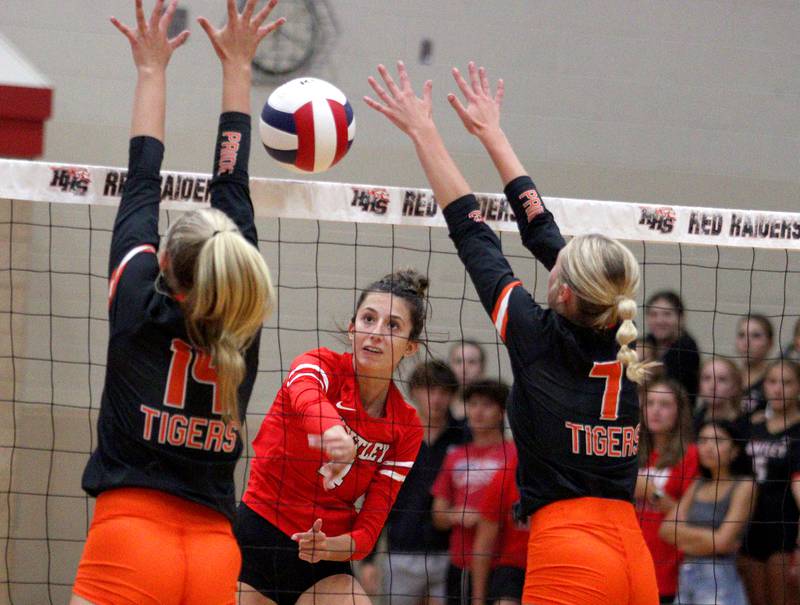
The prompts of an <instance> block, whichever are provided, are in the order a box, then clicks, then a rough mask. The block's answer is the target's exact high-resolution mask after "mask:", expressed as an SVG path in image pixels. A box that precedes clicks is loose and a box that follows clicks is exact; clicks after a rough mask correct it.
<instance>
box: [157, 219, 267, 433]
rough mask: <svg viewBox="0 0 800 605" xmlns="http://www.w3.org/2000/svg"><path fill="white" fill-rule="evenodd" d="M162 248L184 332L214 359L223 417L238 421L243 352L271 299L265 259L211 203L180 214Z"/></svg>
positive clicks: (242, 374) (259, 324)
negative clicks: (180, 298)
mask: <svg viewBox="0 0 800 605" xmlns="http://www.w3.org/2000/svg"><path fill="white" fill-rule="evenodd" d="M165 249H166V255H167V259H168V264H167V268H166V271H165V273H166V277H167V282H168V283H169V285H170V287H172V288H173V290H175V291H176V292H178V293H181V294H183V295H184V296H185V298H184V299H183V310H184V315H185V319H186V331H187V332H188V334H189V338H190V339H191V341H192V344H193V345H194V346H196V347H199V348H200V349H203V350H204V351H206V352H207V353H208V354H209V355H211V358H212V360H213V362H214V367H215V368H216V371H217V389H218V396H219V401H220V403H221V407H222V411H223V418H224V419H225V420H226V421H233V422H238V421H239V405H238V404H239V401H238V399H239V398H238V388H239V385H240V384H241V383H242V381H243V380H244V377H245V372H246V367H245V361H244V355H243V352H244V351H245V349H247V347H248V346H249V345H250V343H251V342H252V341H253V338H254V337H255V335H256V334H257V332H258V331H259V330H260V329H261V324H262V323H263V322H264V320H265V319H266V318H267V317H268V316H269V315H270V313H271V312H272V309H273V307H274V302H275V294H274V291H273V289H272V280H271V279H270V275H269V269H268V268H267V264H266V262H265V261H264V258H263V257H262V256H261V253H260V252H259V251H258V249H256V247H255V246H253V245H252V244H250V242H248V241H247V240H246V239H244V237H243V236H242V234H241V233H240V232H239V229H238V228H237V227H236V225H235V224H234V222H233V221H232V220H231V219H230V218H229V217H228V215H226V214H225V213H224V212H221V211H220V210H216V209H214V208H203V209H200V210H193V211H191V212H187V213H186V214H184V215H183V216H182V217H181V218H180V219H179V220H178V221H176V222H175V223H174V224H173V225H172V227H171V228H170V230H169V231H168V233H167V238H166V245H165Z"/></svg>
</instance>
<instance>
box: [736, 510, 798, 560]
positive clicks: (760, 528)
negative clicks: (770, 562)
mask: <svg viewBox="0 0 800 605" xmlns="http://www.w3.org/2000/svg"><path fill="white" fill-rule="evenodd" d="M796 545H797V522H794V523H792V522H782V521H780V520H776V521H767V522H763V521H762V522H759V521H751V522H750V525H749V527H748V528H747V531H746V532H745V536H744V540H742V550H741V552H742V554H743V555H745V556H748V557H751V558H753V559H755V560H756V561H761V562H762V563H766V562H767V559H769V558H770V557H771V556H772V555H774V554H776V553H780V552H786V553H791V552H794V550H795V548H797V546H796Z"/></svg>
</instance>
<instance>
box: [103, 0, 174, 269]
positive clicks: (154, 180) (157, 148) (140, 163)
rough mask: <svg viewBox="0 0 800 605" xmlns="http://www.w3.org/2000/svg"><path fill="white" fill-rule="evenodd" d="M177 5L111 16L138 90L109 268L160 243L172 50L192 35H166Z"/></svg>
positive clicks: (139, 5) (139, 6) (161, 3)
mask: <svg viewBox="0 0 800 605" xmlns="http://www.w3.org/2000/svg"><path fill="white" fill-rule="evenodd" d="M176 6H177V0H172V2H170V3H169V6H168V7H167V10H166V11H164V10H163V9H164V1H163V0H158V2H156V5H155V7H154V8H153V13H152V14H151V15H150V19H149V20H147V19H145V15H144V10H143V8H142V0H136V27H135V28H134V29H131V28H130V27H128V26H127V25H125V24H124V23H122V22H120V21H119V20H118V19H117V18H116V17H111V23H112V24H113V25H114V27H116V28H117V29H118V30H119V31H120V32H121V33H122V34H123V35H124V36H125V37H126V38H127V39H128V42H129V43H130V46H131V54H132V55H133V63H134V65H135V66H136V91H135V93H134V98H133V115H132V118H131V141H130V153H129V160H128V177H127V180H126V182H125V188H124V191H123V194H122V201H121V202H120V206H119V209H118V211H117V219H116V221H115V223H114V233H113V236H112V240H111V253H110V255H109V274H112V273H113V272H115V271H116V270H117V269H118V268H119V267H120V266H121V264H122V261H123V259H124V258H125V256H126V255H127V254H129V253H130V252H131V250H132V249H134V248H136V247H137V246H145V247H149V248H148V249H147V250H146V251H148V252H154V251H155V249H156V248H157V247H158V204H159V202H160V199H161V195H160V187H159V171H160V169H161V160H162V158H163V155H164V120H165V111H166V109H165V108H166V89H167V83H166V79H167V76H166V71H167V64H168V63H169V60H170V58H171V57H172V53H173V51H174V50H175V49H176V48H178V47H179V46H180V45H181V44H183V43H184V42H185V41H186V39H187V38H188V37H189V32H188V31H184V32H182V33H180V34H179V35H177V36H175V37H174V38H172V39H170V38H168V37H167V30H168V28H169V24H170V22H171V21H172V16H173V15H174V14H175V8H176ZM112 285H113V284H112Z"/></svg>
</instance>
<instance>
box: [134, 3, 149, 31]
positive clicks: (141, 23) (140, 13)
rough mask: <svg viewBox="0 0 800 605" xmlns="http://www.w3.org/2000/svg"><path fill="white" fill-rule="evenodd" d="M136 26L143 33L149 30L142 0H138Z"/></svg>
mask: <svg viewBox="0 0 800 605" xmlns="http://www.w3.org/2000/svg"><path fill="white" fill-rule="evenodd" d="M136 27H137V29H138V30H139V32H141V33H143V32H145V31H147V21H146V20H145V18H144V7H143V6H142V0H136Z"/></svg>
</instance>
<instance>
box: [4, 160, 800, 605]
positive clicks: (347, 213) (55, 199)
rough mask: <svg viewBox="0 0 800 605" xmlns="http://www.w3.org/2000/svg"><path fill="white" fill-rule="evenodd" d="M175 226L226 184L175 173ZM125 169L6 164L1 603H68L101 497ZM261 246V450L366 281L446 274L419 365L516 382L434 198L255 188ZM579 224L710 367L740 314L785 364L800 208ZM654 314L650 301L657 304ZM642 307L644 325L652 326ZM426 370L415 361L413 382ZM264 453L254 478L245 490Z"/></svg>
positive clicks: (521, 254) (531, 277)
mask: <svg viewBox="0 0 800 605" xmlns="http://www.w3.org/2000/svg"><path fill="white" fill-rule="evenodd" d="M162 175H163V176H162V199H163V202H162V214H161V229H162V233H163V232H166V229H167V227H168V226H169V224H170V223H171V222H172V221H174V220H175V218H176V217H177V216H178V215H179V213H180V212H182V211H185V210H187V209H191V208H196V207H198V206H201V205H203V204H206V203H207V202H208V198H209V188H208V186H209V181H210V176H209V175H203V174H189V173H176V172H166V171H165V172H163V173H162ZM125 176H126V175H125V171H124V170H123V169H118V168H106V167H97V166H73V165H56V164H49V163H36V162H19V161H11V160H0V234H1V235H0V456H1V460H2V461H1V462H0V532H3V533H2V538H1V539H0V549H1V550H2V555H0V556H2V558H3V563H2V564H0V584H2V586H0V595H2V596H0V601H2V600H3V599H7V600H8V602H10V603H64V602H67V600H68V598H69V593H70V588H71V585H72V582H73V579H74V574H75V570H76V567H77V563H78V560H79V557H80V553H81V549H82V546H83V541H84V539H85V536H86V533H87V530H88V525H89V522H90V520H91V515H92V510H93V506H94V503H93V500H92V499H91V498H88V497H87V496H86V495H85V494H84V493H83V492H82V491H81V488H80V477H81V473H82V471H83V468H84V465H85V463H86V460H87V458H88V456H89V454H90V452H91V451H92V449H93V448H94V447H95V445H96V443H97V439H96V435H95V423H96V418H97V412H98V408H99V404H100V396H101V391H102V385H103V378H104V372H105V358H106V345H107V338H108V324H107V288H108V284H107V274H106V271H107V262H108V260H107V259H108V248H109V242H110V236H111V228H112V225H113V220H114V215H115V212H116V205H117V204H118V202H119V198H120V195H121V191H122V186H123V184H124V180H125ZM251 190H252V196H253V200H254V206H255V211H256V219H257V227H258V231H259V240H260V247H261V250H262V253H263V255H264V257H265V258H266V260H267V262H268V264H269V266H270V269H271V272H272V275H273V279H274V281H275V284H276V290H277V293H278V307H277V311H276V313H275V314H274V315H273V317H271V318H270V319H269V320H268V322H267V323H266V324H265V326H264V328H263V330H264V332H263V337H262V340H261V362H260V369H259V373H258V378H257V381H256V387H255V390H254V393H253V397H252V400H251V403H250V408H249V413H248V418H247V428H248V431H247V434H246V435H245V438H246V439H247V441H248V444H249V442H250V441H252V438H253V437H254V436H255V432H256V431H257V429H258V426H259V425H260V423H261V420H262V419H263V417H264V414H265V413H266V411H267V409H268V407H269V405H270V404H271V402H272V401H273V398H274V396H275V393H276V391H277V390H278V388H279V386H280V383H281V380H282V379H283V378H284V377H285V375H286V371H287V369H288V368H289V365H290V364H291V362H292V360H293V359H294V358H295V357H296V356H297V355H299V354H300V353H302V352H304V351H306V350H309V349H313V348H317V347H320V346H327V347H330V348H332V349H335V350H344V349H345V348H346V341H345V340H343V339H342V330H343V328H344V327H346V326H347V324H348V322H349V319H350V317H351V316H352V314H353V309H354V305H355V302H356V300H357V297H358V294H359V292H360V289H361V288H363V287H365V286H366V285H367V284H369V283H370V282H372V281H374V280H375V279H377V278H379V277H380V276H382V275H384V274H386V273H389V272H391V271H392V270H394V269H395V268H397V267H403V266H411V267H414V268H416V269H417V270H418V271H420V272H422V273H426V274H427V275H428V276H429V278H430V284H431V285H430V290H429V315H428V323H427V327H426V330H425V332H424V333H423V339H424V342H425V344H426V345H427V346H425V347H422V348H421V353H420V354H419V359H418V360H417V361H423V360H426V359H429V358H431V357H437V358H444V357H446V354H447V351H448V349H449V348H450V346H451V345H452V344H454V343H457V342H460V341H462V340H463V339H471V340H477V341H478V342H480V343H481V344H482V345H483V347H484V349H485V350H486V351H487V353H488V359H487V361H488V364H487V368H486V374H487V376H489V377H498V378H500V379H501V380H504V381H506V382H511V372H510V368H509V365H508V362H507V358H506V354H505V352H504V351H503V347H502V344H501V343H500V342H499V340H498V338H497V336H496V334H495V332H494V328H493V326H492V324H491V321H490V320H489V318H487V317H486V314H485V313H484V311H483V309H482V307H481V306H480V303H479V302H478V298H477V295H476V293H475V291H474V290H473V288H472V285H471V283H470V281H469V279H468V277H467V276H466V274H465V271H464V269H463V266H462V265H461V263H460V261H459V259H458V257H457V255H456V253H455V250H454V247H453V245H452V243H451V242H450V241H449V238H448V237H447V233H446V230H445V229H444V228H443V226H444V220H443V218H442V216H441V212H440V211H439V210H438V208H437V206H436V204H435V201H434V199H433V196H432V194H431V192H430V191H428V190H422V189H410V188H395V187H382V186H373V185H353V184H339V183H319V182H303V181H291V180H273V179H253V180H252V182H251ZM478 199H479V201H480V204H481V211H482V213H483V216H484V218H485V220H486V221H487V222H488V223H489V224H490V225H491V226H492V227H493V228H495V229H496V230H497V231H498V232H499V233H500V234H501V239H502V242H503V247H504V250H505V252H506V255H507V256H508V258H509V260H510V261H511V264H512V266H513V268H514V271H515V273H516V274H517V276H518V277H519V278H520V279H521V280H522V281H523V283H524V284H525V286H526V287H527V288H528V289H529V290H531V291H532V292H533V293H534V296H535V297H536V298H537V299H538V300H542V301H543V300H545V299H546V284H547V271H546V270H545V269H544V268H543V267H542V266H541V265H539V264H538V263H537V262H536V261H535V260H534V259H532V258H531V256H530V254H529V253H528V252H527V251H526V250H525V249H523V248H522V246H521V244H520V243H519V236H518V235H517V227H516V223H515V221H514V218H513V216H512V214H511V211H510V208H509V207H508V205H507V203H506V201H505V199H504V197H503V196H501V195H494V194H492V195H488V194H487V195H479V196H478ZM545 202H546V204H547V206H548V208H549V209H550V210H551V211H552V212H553V214H554V215H555V217H556V220H557V222H558V224H559V226H560V227H561V229H562V232H563V233H564V234H565V235H567V236H570V235H576V234H580V233H587V232H601V233H604V234H606V235H608V236H610V237H614V238H619V239H622V240H625V241H626V243H628V245H629V246H630V248H631V250H632V251H633V252H634V254H635V255H636V257H637V258H638V259H639V261H640V262H641V266H642V288H641V294H640V300H639V303H640V305H643V303H644V301H646V300H647V299H648V298H649V296H650V295H652V294H653V293H654V292H657V291H661V290H673V291H675V292H676V293H678V294H679V295H680V296H681V297H682V298H683V300H684V303H685V307H686V327H687V329H688V331H689V332H690V333H691V334H692V335H693V336H694V337H695V339H696V340H697V341H698V343H699V345H700V351H701V354H702V358H703V359H706V358H708V357H709V356H722V357H728V358H732V359H734V360H735V361H737V362H739V361H741V359H740V358H739V355H738V354H737V353H736V350H735V348H734V335H735V332H736V327H737V322H738V320H739V318H740V317H742V316H745V315H749V314H754V313H759V314H763V315H765V316H767V317H768V318H770V319H771V321H772V323H773V326H774V328H775V346H774V348H773V349H772V351H771V353H770V355H771V356H773V357H777V356H779V355H780V352H781V349H782V348H783V347H784V346H785V344H786V343H788V342H790V341H791V339H792V331H793V328H794V324H795V322H796V321H797V319H798V316H800V214H790V213H772V212H761V211H758V212H756V211H740V210H721V209H710V208H689V207H681V206H677V205H653V204H646V203H642V204H633V203H615V202H604V201H593V200H574V199H561V198H546V199H545ZM640 309H641V307H640ZM643 325H644V321H643V313H642V314H640V319H639V326H640V332H642V333H643V332H644V329H643ZM414 363H415V360H406V361H405V362H403V364H401V365H402V366H403V367H402V368H401V378H402V375H405V376H407V375H408V374H409V373H410V371H411V369H412V368H413V365H414ZM251 456H252V450H250V449H248V450H247V452H246V455H245V456H244V458H243V460H242V461H241V463H240V465H239V468H238V472H237V486H238V493H239V494H241V493H242V490H243V487H244V480H245V477H246V474H247V466H248V461H249V460H250V458H251Z"/></svg>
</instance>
